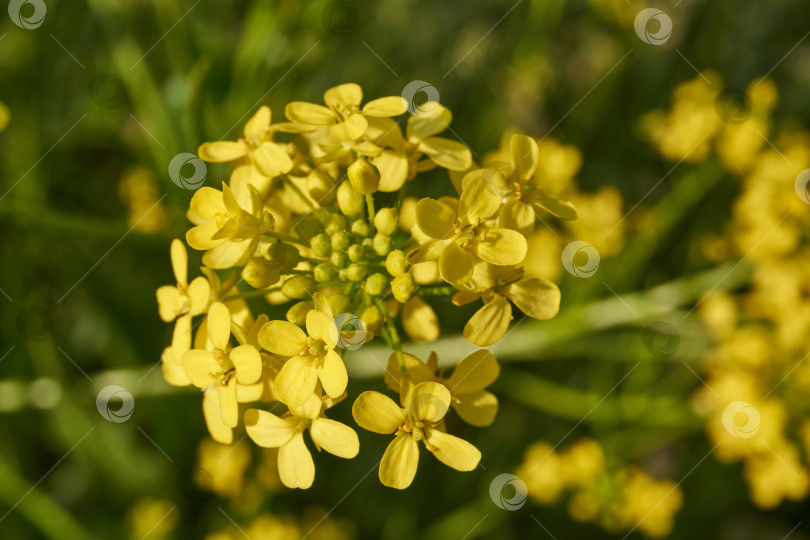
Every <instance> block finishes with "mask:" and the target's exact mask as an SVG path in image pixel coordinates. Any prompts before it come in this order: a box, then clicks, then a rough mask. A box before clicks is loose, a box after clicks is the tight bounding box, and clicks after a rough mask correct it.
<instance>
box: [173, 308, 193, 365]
mask: <svg viewBox="0 0 810 540" xmlns="http://www.w3.org/2000/svg"><path fill="white" fill-rule="evenodd" d="M172 348H173V349H174V350H175V351H177V354H179V355H182V354H183V353H185V352H186V351H187V350H189V349H190V348H191V314H190V313H187V314H185V315H181V316H179V317H177V322H175V323H174V332H172Z"/></svg>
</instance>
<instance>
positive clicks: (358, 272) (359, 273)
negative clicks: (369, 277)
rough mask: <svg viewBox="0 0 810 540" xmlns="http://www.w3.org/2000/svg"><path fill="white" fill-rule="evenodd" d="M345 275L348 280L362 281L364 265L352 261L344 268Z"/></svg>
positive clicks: (364, 271) (364, 274) (364, 273)
mask: <svg viewBox="0 0 810 540" xmlns="http://www.w3.org/2000/svg"><path fill="white" fill-rule="evenodd" d="M346 277H347V278H348V279H349V281H362V280H363V278H364V277H366V267H365V266H362V265H360V264H357V263H352V264H350V265H349V267H348V268H347V269H346Z"/></svg>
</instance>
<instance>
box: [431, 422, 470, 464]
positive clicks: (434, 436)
mask: <svg viewBox="0 0 810 540" xmlns="http://www.w3.org/2000/svg"><path fill="white" fill-rule="evenodd" d="M427 442H428V444H430V446H431V447H432V449H431V451H432V452H433V455H434V456H436V458H437V459H438V460H439V461H441V462H442V463H444V464H445V465H447V466H448V467H452V468H453V469H455V470H457V471H472V470H473V469H475V468H476V467H477V466H478V462H479V461H481V452H480V451H479V450H478V448H476V447H475V446H473V445H472V444H470V443H468V442H467V441H465V440H464V439H459V438H458V437H455V436H453V435H450V434H448V433H444V432H442V431H439V430H437V429H431V430H429V431H428V434H427Z"/></svg>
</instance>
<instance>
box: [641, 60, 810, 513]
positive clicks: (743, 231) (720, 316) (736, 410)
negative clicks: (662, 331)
mask: <svg viewBox="0 0 810 540" xmlns="http://www.w3.org/2000/svg"><path fill="white" fill-rule="evenodd" d="M703 77H707V78H708V79H709V80H710V81H711V83H712V84H711V85H709V84H707V83H706V82H705V81H704V80H702V77H699V78H696V79H694V80H692V81H689V82H687V83H684V84H682V85H681V86H679V87H678V88H677V89H676V91H675V94H674V105H673V108H672V110H671V111H669V112H657V113H654V114H653V115H651V116H650V117H648V119H647V127H648V130H649V133H650V134H651V136H652V139H653V141H654V142H655V143H656V145H657V146H658V148H659V150H660V152H661V153H662V155H664V156H665V157H668V158H669V159H672V160H680V159H685V160H687V161H691V162H698V161H702V160H705V159H708V158H709V157H710V156H711V152H712V150H714V152H715V153H716V155H717V156H718V157H719V159H720V161H721V163H722V164H723V167H724V168H725V169H726V170H728V171H729V172H731V173H732V174H734V175H736V176H738V177H739V178H740V193H739V195H738V196H737V198H736V200H735V201H734V203H733V208H732V210H733V212H732V220H731V222H730V223H729V225H728V227H727V229H728V234H727V237H726V238H727V239H723V240H721V239H715V240H713V241H712V242H711V245H709V242H704V243H702V247H704V248H705V249H706V250H707V251H708V252H710V253H715V254H719V255H718V256H716V257H714V256H709V257H707V258H709V259H710V260H713V259H714V260H717V261H722V260H723V259H725V258H726V257H728V256H729V255H732V256H736V257H737V258H739V259H743V260H744V261H745V262H746V263H747V264H748V266H749V267H750V270H751V275H752V281H751V285H750V287H749V288H747V289H746V290H745V291H744V292H742V293H739V294H730V293H726V292H720V291H715V292H711V293H709V294H708V295H707V296H706V297H704V298H703V299H702V300H701V302H700V304H699V306H698V314H699V316H700V318H701V320H702V322H703V324H704V327H705V328H706V330H707V332H708V334H709V335H710V337H711V338H712V339H713V341H714V346H713V347H712V349H711V350H710V351H709V352H708V353H707V354H706V355H705V356H704V357H703V358H702V362H701V368H702V370H703V371H704V372H705V373H706V385H705V386H703V387H701V388H700V389H699V390H698V391H697V392H696V393H695V395H694V396H693V400H692V405H693V408H694V409H695V411H696V412H697V413H698V414H700V415H701V416H703V417H705V418H706V429H707V432H708V436H709V438H710V439H711V440H712V441H713V442H714V443H716V444H717V446H716V450H715V455H716V456H717V457H718V459H720V460H721V461H724V462H735V461H742V462H743V465H744V475H745V478H746V481H747V483H748V485H749V489H750V496H751V499H752V501H753V502H754V503H755V504H757V505H758V506H760V507H763V508H772V507H775V506H777V505H778V504H780V503H781V502H782V501H783V500H785V499H790V500H799V499H802V498H804V497H805V496H807V494H808V490H810V459H808V456H809V455H810V438H809V437H808V436H810V422H809V421H808V420H807V418H808V415H810V407H808V404H807V399H806V395H807V392H808V391H810V364H807V363H806V362H805V358H806V356H807V353H806V351H807V347H808V344H810V342H808V339H807V336H808V332H809V331H810V302H808V287H807V285H806V279H804V276H805V275H807V272H808V271H810V245H809V244H808V241H807V240H808V238H807V232H806V231H807V230H808V226H810V205H808V204H807V203H806V202H805V199H806V198H807V192H806V181H805V182H804V184H801V183H800V182H799V181H798V180H797V179H801V176H800V173H802V171H803V170H805V169H807V168H808V167H810V133H807V132H795V131H794V132H778V133H772V132H771V128H770V126H771V120H770V116H769V115H770V111H771V110H772V109H773V107H774V106H775V104H776V101H777V97H778V96H777V90H776V88H775V86H774V85H773V83H772V82H771V81H769V80H768V79H757V80H755V81H753V82H752V83H751V84H750V85H749V86H748V88H747V89H746V91H745V92H738V93H736V94H734V93H731V94H729V93H727V92H725V91H723V92H721V91H720V88H722V81H721V80H720V79H719V77H717V75H715V74H713V73H706V74H703Z"/></svg>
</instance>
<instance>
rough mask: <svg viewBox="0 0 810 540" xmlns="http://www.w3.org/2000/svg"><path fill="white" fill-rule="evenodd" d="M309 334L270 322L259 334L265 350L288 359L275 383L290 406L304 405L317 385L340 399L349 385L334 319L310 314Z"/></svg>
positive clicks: (277, 392) (278, 394)
mask: <svg viewBox="0 0 810 540" xmlns="http://www.w3.org/2000/svg"><path fill="white" fill-rule="evenodd" d="M306 327H307V331H306V332H304V331H303V330H301V328H299V327H298V326H296V325H294V324H292V323H290V322H287V321H270V322H268V323H267V324H265V325H264V326H263V327H262V329H261V331H260V332H259V344H260V345H261V346H262V348H264V349H265V350H268V351H270V352H271V353H273V354H276V355H278V356H283V357H286V358H287V361H286V362H285V363H284V365H283V366H282V367H281V369H280V370H279V372H278V375H276V379H275V381H274V388H275V395H276V398H277V399H278V400H279V401H282V402H284V403H285V404H287V405H288V406H291V407H297V406H300V405H303V404H304V403H305V402H306V401H307V400H308V399H309V397H310V396H311V395H312V394H313V392H315V387H316V386H317V384H318V381H320V382H321V385H322V386H323V390H324V392H326V394H327V395H329V397H332V398H337V397H338V396H340V395H341V394H342V393H343V392H344V391H345V390H346V385H347V384H348V381H349V376H348V374H347V373H346V366H345V365H344V364H343V359H342V358H341V357H340V353H339V352H338V349H337V341H338V338H339V334H338V329H337V326H336V325H335V322H334V320H333V319H332V317H331V316H330V315H328V314H326V313H324V312H323V311H319V310H316V309H313V310H310V311H309V312H308V313H307V316H306Z"/></svg>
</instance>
